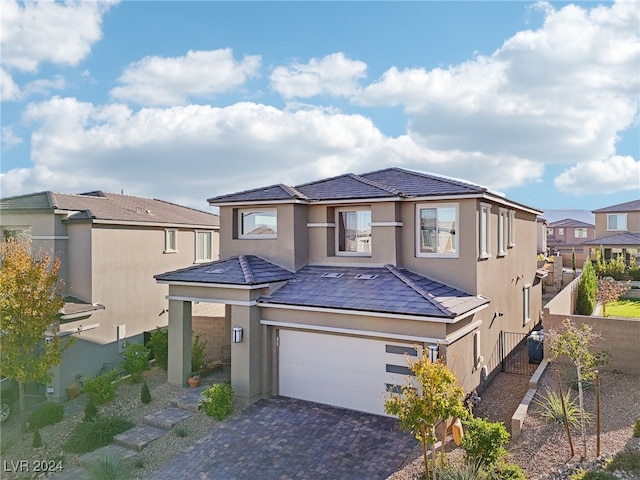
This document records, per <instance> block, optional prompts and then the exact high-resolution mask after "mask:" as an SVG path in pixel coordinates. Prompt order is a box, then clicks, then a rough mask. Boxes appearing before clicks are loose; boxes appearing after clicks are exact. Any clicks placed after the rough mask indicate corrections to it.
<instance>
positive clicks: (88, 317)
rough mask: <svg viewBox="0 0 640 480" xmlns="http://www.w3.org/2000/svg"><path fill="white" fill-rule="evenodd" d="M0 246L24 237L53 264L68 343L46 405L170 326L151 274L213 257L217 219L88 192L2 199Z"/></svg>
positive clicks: (62, 329)
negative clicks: (72, 338)
mask: <svg viewBox="0 0 640 480" xmlns="http://www.w3.org/2000/svg"><path fill="white" fill-rule="evenodd" d="M0 214H1V217H0V227H1V233H2V237H3V239H4V238H6V237H8V236H18V235H28V236H30V237H31V240H32V242H33V248H34V250H39V249H42V248H43V249H46V251H48V252H50V253H52V254H55V255H56V256H58V257H59V258H60V261H61V268H60V278H61V279H62V280H63V281H64V295H65V296H66V298H65V300H66V303H65V307H64V311H63V312H62V313H61V317H60V326H59V334H61V335H69V334H74V335H76V337H77V340H76V343H75V344H74V345H73V346H72V347H71V348H69V349H68V350H67V351H66V352H65V354H64V359H63V363H62V364H61V365H60V366H58V367H55V368H54V369H53V373H54V379H53V381H52V383H51V384H49V385H47V387H48V392H49V396H50V397H51V398H52V399H54V400H59V399H63V398H65V397H66V389H67V387H68V386H69V385H70V384H71V383H72V382H73V381H74V380H76V379H78V380H79V381H83V380H84V379H86V378H89V377H92V376H94V375H96V374H97V373H99V372H100V371H101V370H103V369H108V368H119V367H120V360H121V353H122V350H123V348H124V343H125V342H140V343H141V342H142V340H143V333H144V332H146V331H150V330H153V329H154V328H155V327H156V326H166V325H167V322H168V315H167V308H168V302H167V299H166V289H165V288H163V287H162V286H160V285H157V284H156V282H155V281H154V279H153V275H154V274H155V273H157V272H158V270H163V269H174V268H179V267H184V266H187V265H194V264H200V263H202V262H210V261H212V260H215V259H217V258H218V224H219V220H218V216H217V215H214V214H211V213H205V212H201V211H198V210H194V209H191V208H187V207H183V206H179V205H175V204H172V203H168V202H164V201H161V200H152V199H148V198H139V197H132V196H127V195H117V194H111V193H103V192H90V193H84V194H80V195H70V194H61V193H54V192H40V193H34V194H29V195H21V196H17V197H10V198H3V199H0Z"/></svg>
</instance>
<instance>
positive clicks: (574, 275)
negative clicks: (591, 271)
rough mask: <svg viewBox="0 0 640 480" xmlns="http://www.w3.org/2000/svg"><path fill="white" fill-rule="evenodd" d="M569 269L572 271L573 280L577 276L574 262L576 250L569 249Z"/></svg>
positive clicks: (576, 267) (576, 266)
mask: <svg viewBox="0 0 640 480" xmlns="http://www.w3.org/2000/svg"><path fill="white" fill-rule="evenodd" d="M571 269H572V270H573V278H576V275H577V274H578V265H577V262H576V249H575V248H571Z"/></svg>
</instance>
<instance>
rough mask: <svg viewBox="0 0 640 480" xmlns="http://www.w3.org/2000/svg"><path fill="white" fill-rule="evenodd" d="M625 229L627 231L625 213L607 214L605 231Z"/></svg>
mask: <svg viewBox="0 0 640 480" xmlns="http://www.w3.org/2000/svg"><path fill="white" fill-rule="evenodd" d="M626 229H627V214H626V213H609V214H607V230H626Z"/></svg>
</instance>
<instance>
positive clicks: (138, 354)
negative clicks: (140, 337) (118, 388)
mask: <svg viewBox="0 0 640 480" xmlns="http://www.w3.org/2000/svg"><path fill="white" fill-rule="evenodd" d="M150 354H151V351H150V350H149V349H148V348H147V347H145V346H144V345H142V344H141V343H127V345H126V347H125V348H124V358H123V359H122V362H121V365H122V368H123V369H124V371H125V372H127V373H129V374H131V383H139V382H141V381H142V378H143V377H142V372H144V371H145V370H149V355H150Z"/></svg>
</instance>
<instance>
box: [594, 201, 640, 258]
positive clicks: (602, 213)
mask: <svg viewBox="0 0 640 480" xmlns="http://www.w3.org/2000/svg"><path fill="white" fill-rule="evenodd" d="M593 213H594V214H595V216H596V228H595V238H594V239H593V240H589V241H587V242H584V250H585V255H586V254H590V255H591V258H592V259H595V258H596V256H595V255H596V254H595V252H596V250H598V249H599V248H600V247H602V248H603V249H604V258H605V259H606V260H610V259H612V258H618V257H621V258H622V259H623V260H624V261H625V262H627V263H628V262H629V260H630V258H631V257H634V258H635V259H636V260H638V261H640V199H639V200H632V201H631V202H626V203H620V204H618V205H612V206H610V207H605V208H600V209H598V210H594V211H593Z"/></svg>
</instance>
